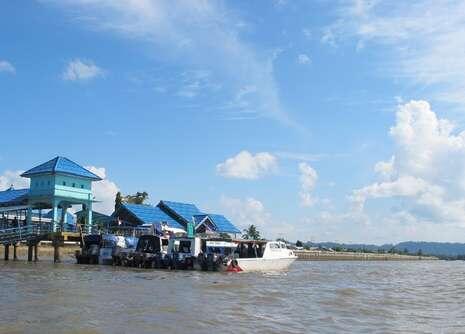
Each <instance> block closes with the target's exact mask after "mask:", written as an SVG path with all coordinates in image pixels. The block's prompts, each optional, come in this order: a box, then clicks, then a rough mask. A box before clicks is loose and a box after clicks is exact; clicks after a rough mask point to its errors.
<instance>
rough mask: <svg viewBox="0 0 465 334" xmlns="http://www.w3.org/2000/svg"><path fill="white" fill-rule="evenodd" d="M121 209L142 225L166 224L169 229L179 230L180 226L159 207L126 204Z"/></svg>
mask: <svg viewBox="0 0 465 334" xmlns="http://www.w3.org/2000/svg"><path fill="white" fill-rule="evenodd" d="M121 207H122V208H124V209H126V210H128V211H129V212H130V213H131V214H132V215H134V216H135V217H136V218H137V219H139V220H140V221H141V222H142V223H143V224H153V223H162V222H166V223H167V225H168V226H169V227H172V228H180V229H182V228H183V227H182V225H180V224H179V223H178V222H177V221H176V220H174V219H173V218H171V217H170V216H169V215H167V214H166V213H165V212H163V211H162V210H161V209H160V208H159V207H156V206H152V205H144V204H128V203H124V204H122V206H121Z"/></svg>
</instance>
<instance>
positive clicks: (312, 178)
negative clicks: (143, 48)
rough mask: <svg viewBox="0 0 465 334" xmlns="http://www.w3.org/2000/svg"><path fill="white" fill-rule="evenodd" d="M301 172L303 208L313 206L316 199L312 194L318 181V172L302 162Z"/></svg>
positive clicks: (300, 165)
mask: <svg viewBox="0 0 465 334" xmlns="http://www.w3.org/2000/svg"><path fill="white" fill-rule="evenodd" d="M299 171H300V192H299V195H300V202H301V205H302V206H313V205H314V204H315V202H316V198H314V197H313V195H312V192H313V188H315V183H316V181H317V179H318V174H317V172H316V171H315V170H314V169H313V168H312V167H311V166H310V165H309V164H307V163H305V162H301V163H300V164H299Z"/></svg>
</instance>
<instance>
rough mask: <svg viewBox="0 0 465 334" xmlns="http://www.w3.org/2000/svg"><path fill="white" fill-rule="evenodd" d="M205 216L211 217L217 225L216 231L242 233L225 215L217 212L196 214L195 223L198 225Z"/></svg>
mask: <svg viewBox="0 0 465 334" xmlns="http://www.w3.org/2000/svg"><path fill="white" fill-rule="evenodd" d="M205 217H208V218H210V221H211V222H212V223H213V224H214V225H215V228H216V229H215V231H216V232H220V233H241V231H240V230H239V229H238V228H237V227H236V226H234V225H233V224H232V223H231V222H230V221H229V220H228V219H227V218H226V217H225V216H223V215H217V214H210V213H209V214H203V215H196V216H194V221H195V225H196V227H197V225H198V224H200V223H201V222H202V221H203V220H204V219H205Z"/></svg>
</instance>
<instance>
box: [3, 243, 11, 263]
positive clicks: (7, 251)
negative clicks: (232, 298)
mask: <svg viewBox="0 0 465 334" xmlns="http://www.w3.org/2000/svg"><path fill="white" fill-rule="evenodd" d="M4 255H5V261H8V260H9V259H10V245H8V244H7V245H5V254H4Z"/></svg>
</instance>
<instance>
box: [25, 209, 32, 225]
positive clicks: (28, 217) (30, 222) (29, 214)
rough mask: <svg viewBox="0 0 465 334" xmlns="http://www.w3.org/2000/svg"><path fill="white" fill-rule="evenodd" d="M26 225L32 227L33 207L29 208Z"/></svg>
mask: <svg viewBox="0 0 465 334" xmlns="http://www.w3.org/2000/svg"><path fill="white" fill-rule="evenodd" d="M26 223H27V225H28V226H31V225H32V208H31V207H28V208H27V216H26Z"/></svg>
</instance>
